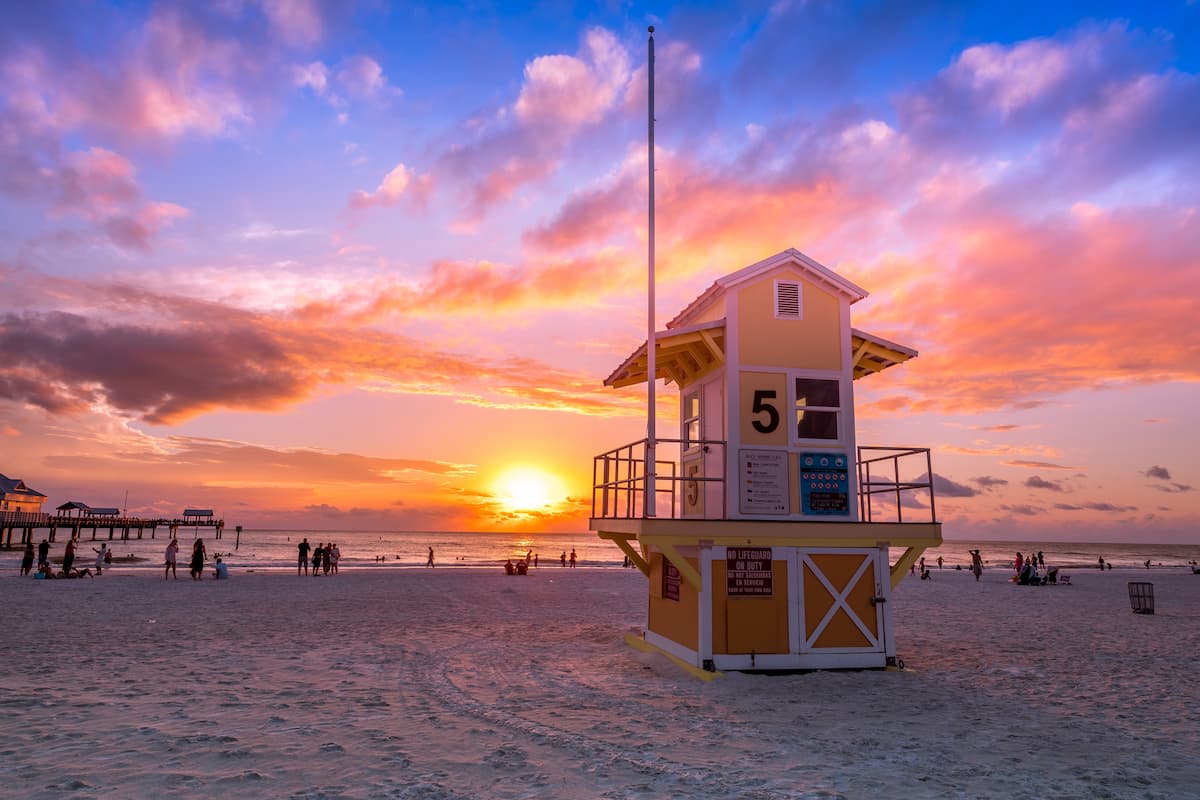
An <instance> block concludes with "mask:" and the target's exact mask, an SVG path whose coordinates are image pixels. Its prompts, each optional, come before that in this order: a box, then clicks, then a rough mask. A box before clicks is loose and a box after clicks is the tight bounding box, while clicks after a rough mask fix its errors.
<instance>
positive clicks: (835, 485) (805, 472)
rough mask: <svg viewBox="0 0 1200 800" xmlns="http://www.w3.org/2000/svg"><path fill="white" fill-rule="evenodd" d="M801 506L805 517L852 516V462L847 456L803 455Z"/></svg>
mask: <svg viewBox="0 0 1200 800" xmlns="http://www.w3.org/2000/svg"><path fill="white" fill-rule="evenodd" d="M800 507H801V509H802V510H803V513H805V514H833V515H845V514H849V513H850V463H849V459H847V458H846V455H845V454H844V453H831V452H824V453H801V454H800Z"/></svg>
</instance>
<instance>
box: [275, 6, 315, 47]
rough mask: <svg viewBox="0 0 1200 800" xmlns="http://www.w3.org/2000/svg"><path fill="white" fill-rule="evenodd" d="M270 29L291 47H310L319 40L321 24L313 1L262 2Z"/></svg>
mask: <svg viewBox="0 0 1200 800" xmlns="http://www.w3.org/2000/svg"><path fill="white" fill-rule="evenodd" d="M262 6H263V13H264V14H266V16H267V19H268V21H269V22H270V23H271V27H272V28H274V29H275V30H276V31H278V33H279V34H280V36H281V38H282V39H283V40H284V41H285V42H287V43H288V44H291V45H302V46H304V45H312V44H315V43H316V42H318V41H319V40H320V39H321V34H322V32H323V28H324V25H323V22H322V19H321V13H320V10H319V9H318V7H317V4H316V3H315V2H314V0H262Z"/></svg>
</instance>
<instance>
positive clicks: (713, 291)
mask: <svg viewBox="0 0 1200 800" xmlns="http://www.w3.org/2000/svg"><path fill="white" fill-rule="evenodd" d="M784 266H791V267H794V268H796V269H798V270H799V271H800V272H802V273H804V274H806V275H807V276H808V277H809V278H811V279H812V280H814V281H816V282H817V283H820V284H823V285H825V286H827V287H828V288H829V289H831V290H833V291H834V292H836V293H838V294H841V295H845V296H846V297H849V298H850V302H851V303H857V302H858V301H859V300H862V299H863V298H865V297H866V296H867V290H866V289H863V288H862V287H861V286H858V285H856V284H854V283H852V282H850V281H848V280H846V279H845V278H843V277H842V276H841V275H838V274H837V273H836V272H834V271H833V270H831V269H829V268H828V267H826V266H824V265H822V264H819V263H817V262H816V261H813V260H812V259H811V258H809V257H808V256H806V255H804V253H801V252H800V251H799V250H797V249H795V248H793V247H789V248H788V249H787V250H784V251H783V252H781V253H776V254H775V255H773V256H771V257H770V258H764V259H763V260H762V261H759V262H758V263H756V264H751V265H750V266H748V267H743V268H742V269H739V270H738V271H737V272H731V273H729V274H728V275H726V276H725V277H723V278H717V279H716V280H715V281H713V284H712V285H711V286H709V287H708V288H707V289H705V290H704V291H703V292H701V294H700V296H699V297H697V298H696V299H695V300H693V301H692V302H691V303H689V304H688V305H687V308H685V309H683V311H680V312H679V313H678V314H677V315H676V316H675V318H674V319H672V320H671V321H670V322H668V323H667V328H668V329H671V328H674V327H676V326H679V325H686V324H687V322H688V320H690V319H693V318H695V316H696V315H697V314H699V313H700V312H701V311H703V310H704V309H706V308H708V307H709V306H711V305H712V304H713V303H715V302H716V301H717V300H718V299H720V298H721V297H723V296H724V295H725V293H726V292H727V291H729V290H730V289H732V288H733V287H735V286H738V285H740V284H743V283H748V282H749V281H752V280H754V279H755V278H757V277H759V276H760V275H763V274H765V273H768V272H771V271H772V270H775V269H778V268H779V267H784Z"/></svg>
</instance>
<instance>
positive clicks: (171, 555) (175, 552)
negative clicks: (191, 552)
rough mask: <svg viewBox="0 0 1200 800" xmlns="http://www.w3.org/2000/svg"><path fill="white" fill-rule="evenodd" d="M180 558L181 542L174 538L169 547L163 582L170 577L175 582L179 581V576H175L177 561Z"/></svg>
mask: <svg viewBox="0 0 1200 800" xmlns="http://www.w3.org/2000/svg"><path fill="white" fill-rule="evenodd" d="M178 557H179V540H178V539H176V538H175V537H174V536H172V537H171V541H170V543H169V544H168V545H167V568H166V569H165V570H164V571H163V580H164V581H165V580H166V579H167V576H168V575H170V576H171V577H172V578H174V579H175V580H179V576H178V575H176V574H175V561H176V559H177V558H178Z"/></svg>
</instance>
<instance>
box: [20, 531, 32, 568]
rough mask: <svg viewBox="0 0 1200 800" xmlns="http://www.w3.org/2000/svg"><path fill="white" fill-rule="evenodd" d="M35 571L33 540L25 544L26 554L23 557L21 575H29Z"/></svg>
mask: <svg viewBox="0 0 1200 800" xmlns="http://www.w3.org/2000/svg"><path fill="white" fill-rule="evenodd" d="M32 571H33V540H32V539H30V540H29V541H28V542H26V543H25V553H24V555H22V556H21V574H22V575H28V574H29V573H30V572H32Z"/></svg>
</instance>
